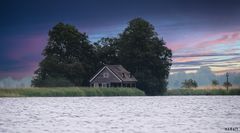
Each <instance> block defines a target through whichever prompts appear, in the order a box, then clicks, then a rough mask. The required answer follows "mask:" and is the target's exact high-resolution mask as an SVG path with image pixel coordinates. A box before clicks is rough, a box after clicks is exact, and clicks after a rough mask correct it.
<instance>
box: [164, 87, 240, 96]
mask: <svg viewBox="0 0 240 133" xmlns="http://www.w3.org/2000/svg"><path fill="white" fill-rule="evenodd" d="M164 95H240V88H236V89H230V90H229V91H227V90H225V89H172V90H167V92H166V93H165V94H164Z"/></svg>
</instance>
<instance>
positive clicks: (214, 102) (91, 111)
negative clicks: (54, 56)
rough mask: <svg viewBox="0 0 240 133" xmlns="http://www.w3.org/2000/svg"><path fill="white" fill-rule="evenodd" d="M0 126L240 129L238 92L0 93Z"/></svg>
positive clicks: (152, 132) (150, 131) (111, 132)
mask: <svg viewBox="0 0 240 133" xmlns="http://www.w3.org/2000/svg"><path fill="white" fill-rule="evenodd" d="M225 128H235V129H236V128H237V129H238V131H228V130H227V129H225ZM0 132H1V133H2V132H9V133H15V132H21V133H27V132H33V133H36V132H54V133H55V132H61V133H64V132H66V133H69V132H74V133H75V132H79V133H82V132H83V133H84V132H86V133H93V132H94V133H98V132H99V133H101V132H104V133H116V132H126V133H131V132H132V133H135V132H137V133H141V132H144V133H145V132H146V133H159V132H167V133H168V132H169V133H174V132H175V133H179V132H184V133H188V132H189V133H194V132H196V133H197V132H204V133H215V132H216V133H219V132H220V133H221V132H240V97H239V96H164V97H74V98H70V97H67V98H66V97H58V98H57V97H53V98H0Z"/></svg>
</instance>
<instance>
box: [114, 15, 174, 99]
mask: <svg viewBox="0 0 240 133" xmlns="http://www.w3.org/2000/svg"><path fill="white" fill-rule="evenodd" d="M165 45H166V44H165V42H164V41H163V40H162V39H159V38H158V34H157V33H156V32H155V30H154V27H153V25H151V24H150V23H149V22H147V21H145V20H143V19H142V18H136V19H133V20H131V21H130V22H129V25H128V27H127V28H126V29H125V30H124V31H123V33H122V34H120V38H119V40H118V50H119V51H118V53H117V54H118V56H119V61H120V63H121V64H122V65H123V66H124V67H125V68H126V69H127V70H129V71H130V72H131V73H132V74H133V75H134V76H135V77H136V78H137V80H138V83H137V87H138V88H140V89H141V90H143V91H145V93H146V94H147V95H159V94H162V93H163V92H165V91H166V86H167V78H168V75H169V70H170V66H171V62H172V60H171V57H172V52H171V50H170V49H168V48H167V47H166V46H165Z"/></svg>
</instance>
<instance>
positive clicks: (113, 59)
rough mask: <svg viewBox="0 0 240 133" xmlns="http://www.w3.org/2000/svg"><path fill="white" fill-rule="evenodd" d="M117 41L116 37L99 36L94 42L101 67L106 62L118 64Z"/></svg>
mask: <svg viewBox="0 0 240 133" xmlns="http://www.w3.org/2000/svg"><path fill="white" fill-rule="evenodd" d="M117 42H118V39H117V38H101V39H100V40H99V41H98V42H96V43H95V44H94V45H95V51H96V55H97V57H98V63H99V65H100V66H101V67H102V66H103V65H106V64H107V65H111V64H119V58H118V46H117V45H118V44H117Z"/></svg>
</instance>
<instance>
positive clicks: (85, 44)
mask: <svg viewBox="0 0 240 133" xmlns="http://www.w3.org/2000/svg"><path fill="white" fill-rule="evenodd" d="M48 35H49V39H48V43H47V46H46V47H45V49H44V51H43V53H42V55H43V56H44V59H43V60H42V61H41V62H40V64H39V69H38V70H36V71H35V74H36V76H35V77H34V79H33V81H32V84H33V85H34V86H46V84H45V83H46V81H45V80H48V79H49V78H50V77H51V79H54V78H56V79H59V78H61V79H65V80H68V82H71V83H72V84H73V85H76V86H80V85H82V86H87V85H88V79H89V78H90V76H91V74H93V73H94V71H95V66H96V62H97V60H96V57H95V53H94V49H93V46H92V45H90V42H89V41H88V37H87V35H86V34H85V33H80V32H79V31H78V30H77V29H76V28H75V27H74V26H72V25H68V24H63V23H58V24H57V25H56V26H54V27H53V28H52V29H51V30H50V31H49V33H48ZM60 85H61V84H55V85H54V84H53V85H52V86H60Z"/></svg>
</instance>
